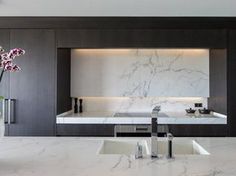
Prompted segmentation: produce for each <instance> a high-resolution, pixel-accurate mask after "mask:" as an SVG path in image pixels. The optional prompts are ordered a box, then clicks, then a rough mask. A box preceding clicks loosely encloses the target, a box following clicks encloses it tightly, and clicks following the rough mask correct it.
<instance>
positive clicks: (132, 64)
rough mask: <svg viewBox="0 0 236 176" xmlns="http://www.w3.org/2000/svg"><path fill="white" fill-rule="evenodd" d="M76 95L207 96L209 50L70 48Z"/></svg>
mask: <svg viewBox="0 0 236 176" xmlns="http://www.w3.org/2000/svg"><path fill="white" fill-rule="evenodd" d="M80 96H85V97H122V96H123V97H209V50H207V49H74V50H72V52H71V97H80ZM160 101H162V100H160ZM148 104H150V103H148Z"/></svg>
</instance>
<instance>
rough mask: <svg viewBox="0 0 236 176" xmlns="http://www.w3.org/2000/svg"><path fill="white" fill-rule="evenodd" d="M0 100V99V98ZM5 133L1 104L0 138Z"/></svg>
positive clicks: (0, 103)
mask: <svg viewBox="0 0 236 176" xmlns="http://www.w3.org/2000/svg"><path fill="white" fill-rule="evenodd" d="M0 101H2V100H0ZM1 105H2V102H0V106H1ZM4 133H5V124H4V119H3V115H2V106H1V108H0V138H2V137H3V136H4Z"/></svg>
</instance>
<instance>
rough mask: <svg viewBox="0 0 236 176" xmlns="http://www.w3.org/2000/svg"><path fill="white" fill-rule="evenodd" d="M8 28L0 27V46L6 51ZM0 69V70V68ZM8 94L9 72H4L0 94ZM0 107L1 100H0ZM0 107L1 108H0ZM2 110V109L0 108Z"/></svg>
mask: <svg viewBox="0 0 236 176" xmlns="http://www.w3.org/2000/svg"><path fill="white" fill-rule="evenodd" d="M9 39H10V30H7V29H6V30H4V29H0V46H2V47H3V48H4V49H5V51H6V52H8V51H9V49H10V40H9ZM0 71H1V70H0ZM9 95H10V73H9V72H5V73H4V75H3V78H2V82H1V83H0V96H3V97H4V98H9ZM0 106H1V107H2V101H0ZM0 109H1V108H0ZM1 110H2V109H1ZM8 134H9V130H8V125H7V124H6V125H5V135H8Z"/></svg>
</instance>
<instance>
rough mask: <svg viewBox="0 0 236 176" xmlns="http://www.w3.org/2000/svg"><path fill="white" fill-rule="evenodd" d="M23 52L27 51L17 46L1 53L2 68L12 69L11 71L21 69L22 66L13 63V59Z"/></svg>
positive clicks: (0, 65) (5, 69)
mask: <svg viewBox="0 0 236 176" xmlns="http://www.w3.org/2000/svg"><path fill="white" fill-rule="evenodd" d="M23 54H25V51H24V50H23V49H21V48H15V49H12V50H10V52H9V53H3V54H1V55H0V59H1V60H0V68H1V69H3V71H11V72H14V71H18V70H20V67H19V66H17V65H15V64H14V63H13V59H15V57H17V56H21V55H23Z"/></svg>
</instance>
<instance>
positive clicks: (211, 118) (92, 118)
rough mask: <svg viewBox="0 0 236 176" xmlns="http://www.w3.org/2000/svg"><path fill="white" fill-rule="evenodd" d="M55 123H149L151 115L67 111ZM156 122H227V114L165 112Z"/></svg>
mask: <svg viewBox="0 0 236 176" xmlns="http://www.w3.org/2000/svg"><path fill="white" fill-rule="evenodd" d="M161 114H163V115H161ZM57 124H151V117H150V116H149V117H135V116H133V117H129V116H127V117H126V116H123V117H115V112H83V113H76V114H75V113H73V111H68V112H66V113H63V114H60V115H58V116H57ZM158 124H227V116H225V115H222V114H219V113H213V114H210V115H189V114H186V113H184V112H165V113H160V116H158Z"/></svg>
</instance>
